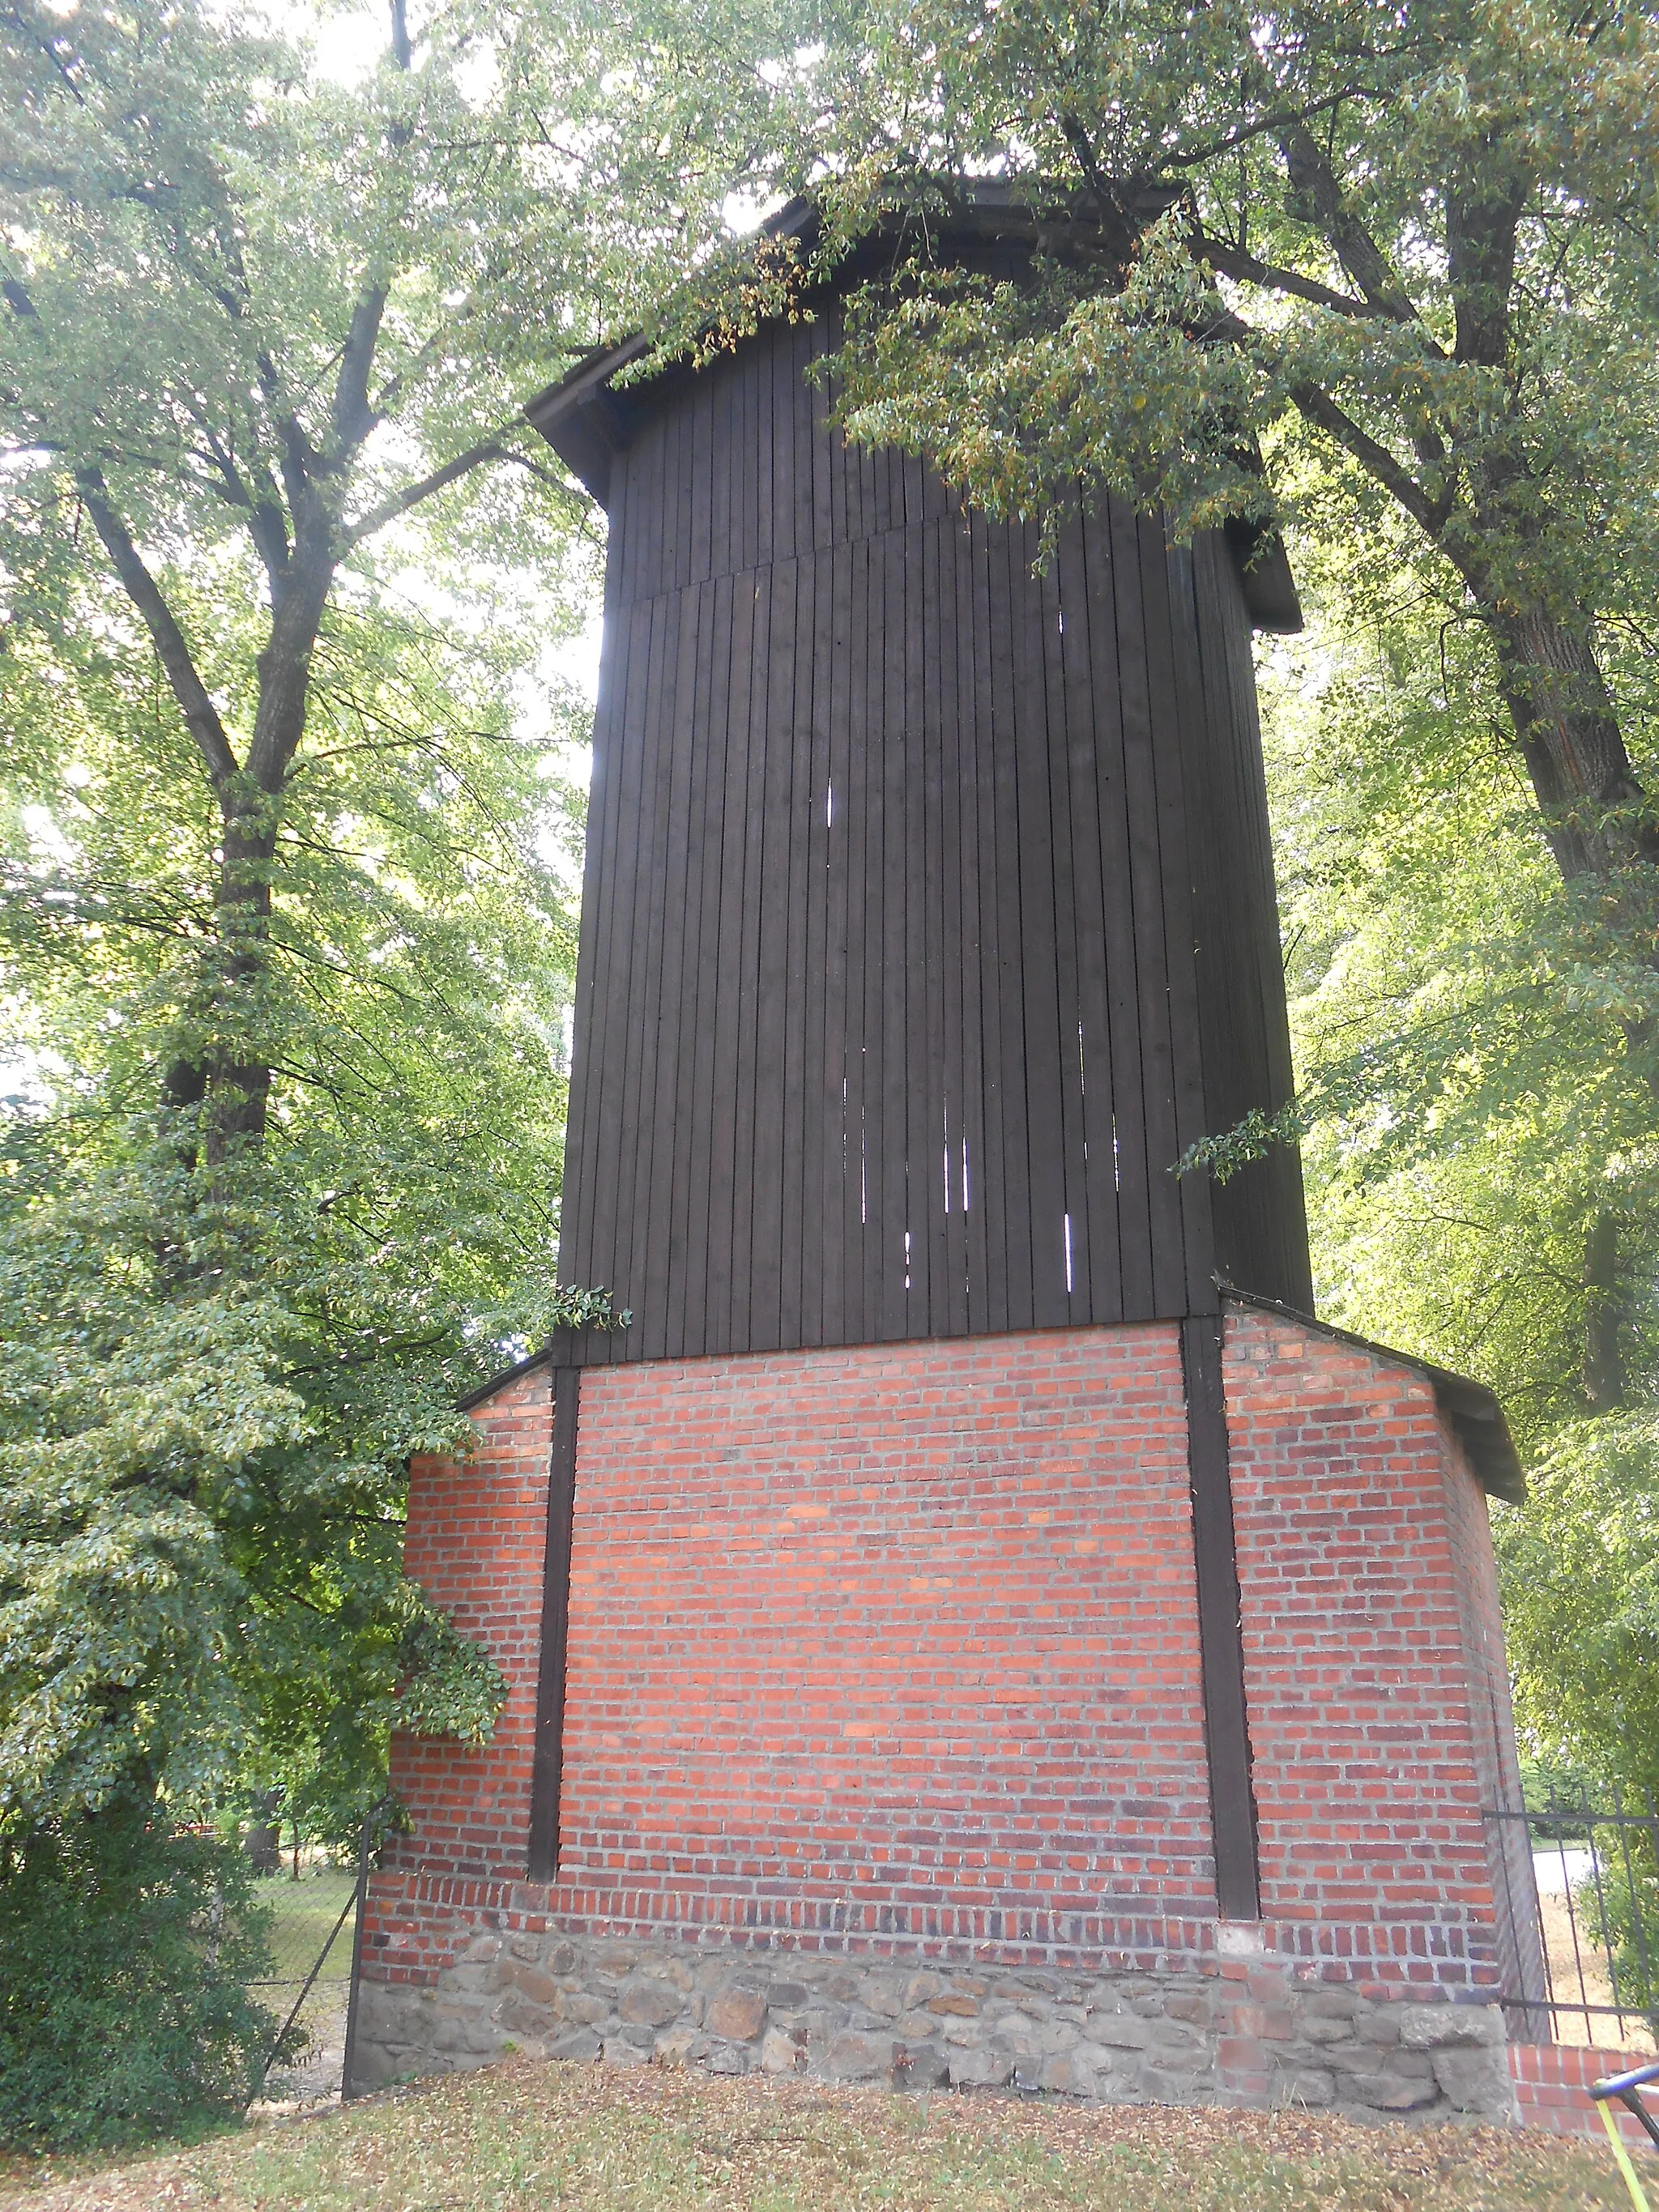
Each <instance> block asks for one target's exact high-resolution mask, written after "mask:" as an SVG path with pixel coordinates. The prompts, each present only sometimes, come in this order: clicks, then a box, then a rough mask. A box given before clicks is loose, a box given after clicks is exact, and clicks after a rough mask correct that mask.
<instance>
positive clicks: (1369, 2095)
mask: <svg viewBox="0 0 1659 2212" xmlns="http://www.w3.org/2000/svg"><path fill="white" fill-rule="evenodd" d="M1346 2088H1347V2092H1348V2093H1349V2094H1350V2095H1352V2096H1353V2097H1355V2098H1357V2099H1358V2101H1359V2102H1360V2103H1361V2104H1362V2105H1369V2106H1370V2107H1371V2108H1372V2109H1373V2110H1374V2111H1376V2112H1421V2111H1423V2110H1424V2108H1425V2106H1429V2105H1437V2104H1438V2103H1439V2101H1440V2092H1439V2089H1438V2088H1437V2086H1436V2084H1435V2081H1434V2077H1433V2075H1430V2077H1429V2078H1428V2080H1427V2081H1418V2080H1415V2079H1414V2078H1413V2076H1411V2075H1400V2074H1354V2075H1350V2076H1349V2077H1348V2080H1347V2083H1346Z"/></svg>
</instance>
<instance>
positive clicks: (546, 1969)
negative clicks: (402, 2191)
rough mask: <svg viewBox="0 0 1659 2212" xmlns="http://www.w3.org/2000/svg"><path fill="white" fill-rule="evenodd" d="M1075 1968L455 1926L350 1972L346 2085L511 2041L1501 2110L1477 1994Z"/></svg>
mask: <svg viewBox="0 0 1659 2212" xmlns="http://www.w3.org/2000/svg"><path fill="white" fill-rule="evenodd" d="M1236 1972H1237V1978H1232V1977H1231V1975H1230V1974H1229V1973H1228V1972H1226V1971H1225V1968H1224V1970H1223V1971H1222V1972H1216V1973H1200V1972H1175V1971H1172V1972H1168V1973H1126V1974H1096V1973H1090V1972H1070V1971H1066V1970H1062V1969H1058V1968H1050V1967H1023V1966H972V1967H964V1966H951V1965H940V1964H936V1963H933V1962H931V1961H929V1962H920V1961H917V1962H911V1963H907V1962H905V1961H903V1960H892V1959H865V1958H843V1957H831V1956H825V1955H823V1954H801V1953H799V1952H791V1953H786V1954H776V1953H768V1952H750V1951H735V1950H731V1949H720V1950H713V1949H701V1948H698V1949H694V1948H691V1947H690V1946H683V1947H682V1946H676V1945H674V1944H671V1943H666V1942H664V1943H646V1942H623V1941H616V1940H609V1939H605V1938H602V1937H593V1936H561V1935H557V1934H549V1935H541V1936H529V1935H526V1936H519V1935H512V1936H507V1935H500V1934H496V1933H494V1932H483V1933H480V1934H479V1935H477V1936H475V1937H474V1938H473V1940H472V1941H471V1943H470V1944H469V1945H468V1946H467V1948H466V1949H465V1952H464V1953H463V1954H461V1955H460V1956H459V1958H458V1959H457V1960H456V1961H455V1963H454V1964H453V1965H451V1966H446V1967H444V1968H443V1969H442V1970H441V1972H440V1974H439V1976H438V1978H437V1982H436V1984H435V1985H427V1986H418V1985H415V1984H409V1983H391V1982H378V1981H371V1980H368V1979H365V1981H364V1983H363V1985H362V1991H361V1994H360V1998H359V2017H358V2026H357V2058H356V2086H357V2087H372V2086H376V2085H379V2084H380V2083H382V2082H386V2081H395V2080H399V2079H403V2078H406V2077H407V2076H410V2075H418V2074H430V2073H450V2072H454V2071H456V2070H458V2069H462V2068H466V2067H474V2066H486V2065H488V2064H489V2063H490V2062H491V2061H492V2060H493V2059H496V2058H500V2057H504V2056H506V2055H507V2054H508V2053H509V2052H511V2051H521V2052H526V2053H528V2054H530V2055H532V2056H535V2057H550V2058H565V2059H579V2060H603V2061H604V2063H605V2064H607V2065H611V2066H650V2065H657V2066H701V2067H704V2068H706V2069H708V2071H709V2072H710V2073H713V2074H750V2073H757V2072H759V2073H766V2074H792V2075H804V2076H805V2077H806V2078H808V2079H810V2080H813V2081H878V2082H884V2083H888V2084H890V2086H891V2087H895V2088H933V2087H945V2086H947V2085H948V2086H949V2087H952V2088H963V2089H965V2088H1009V2087H1016V2088H1018V2089H1021V2090H1027V2091H1031V2092H1042V2091H1048V2092H1051V2093H1054V2094H1055V2095H1060V2096H1066V2097H1077V2098H1084V2099H1088V2100H1092V2101H1097V2102H1103V2103H1110V2104H1215V2105H1236V2106H1255V2107H1261V2106H1285V2105H1292V2106H1294V2105H1300V2106H1308V2107H1314V2108H1318V2109H1320V2110H1322V2111H1328V2112H1338V2113H1340V2114H1342V2115H1344V2116H1346V2118H1352V2119H1360V2120H1382V2119H1389V2118H1409V2119H1412V2120H1466V2121H1474V2120H1485V2121H1496V2122H1500V2123H1502V2122H1512V2121H1513V2120H1514V2119H1515V2118H1516V2098H1515V2089H1514V2086H1513V2083H1512V2082H1511V2080H1510V2069H1509V2063H1508V2058H1507V2055H1506V2052H1505V2049H1504V2020H1503V2015H1502V2013H1501V2012H1500V2010H1499V2008H1498V2007H1497V2006H1496V2005H1479V2004H1454V2003H1449V2002H1439V2003H1433V2004H1419V2003H1403V2002H1393V2003H1386V2002H1372V2001H1371V2000H1370V1999H1368V1998H1365V1997H1364V1996H1358V1995H1357V1994H1356V1993H1355V1992H1353V1991H1352V1990H1347V1989H1345V1988H1343V1987H1341V1986H1340V1985H1332V1984H1320V1983H1312V1984H1301V1983H1297V1982H1296V1981H1294V1980H1292V1979H1291V1977H1290V1975H1289V1974H1288V1972H1286V1971H1285V1969H1284V1968H1283V1967H1281V1966H1276V1965H1274V1964H1273V1962H1272V1961H1270V1960H1252V1961H1251V1962H1250V1963H1249V1966H1248V1967H1245V1966H1242V1965H1240V1966H1237V1969H1236Z"/></svg>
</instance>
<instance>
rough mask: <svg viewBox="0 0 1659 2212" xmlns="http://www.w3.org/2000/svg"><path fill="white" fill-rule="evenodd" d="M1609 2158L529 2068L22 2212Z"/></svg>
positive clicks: (407, 2203)
mask: <svg viewBox="0 0 1659 2212" xmlns="http://www.w3.org/2000/svg"><path fill="white" fill-rule="evenodd" d="M21 2203H27V2204H28V2205H29V2206H30V2207H31V2208H32V2212H94V2208H95V2209H96V2212H138V2208H139V2207H146V2208H148V2207H150V2206H154V2205H157V2204H166V2205H167V2206H169V2207H184V2206H194V2205H204V2206H205V2205H211V2206H213V2207H214V2208H215V2212H277V2208H279V2207H280V2208H282V2212H532V2208H533V2212H544V2208H550V2207H557V2206H564V2207H568V2208H571V2212H1073V2208H1075V2212H1331V2208H1340V2209H1341V2212H1621V2208H1623V2207H1624V2205H1625V2203H1626V2198H1625V2196H1624V2190H1623V2184H1622V2183H1621V2182H1620V2179H1619V2178H1618V2175H1617V2172H1616V2171H1615V2169H1614V2167H1613V2161H1612V2160H1611V2158H1609V2157H1608V2156H1607V2155H1606V2154H1605V2153H1602V2152H1600V2151H1598V2150H1595V2149H1590V2148H1577V2147H1576V2146H1571V2145H1566V2144H1560V2143H1556V2142H1552V2141H1551V2140H1550V2139H1549V2138H1547V2137H1546V2136H1534V2135H1520V2134H1507V2133H1504V2132H1501V2131H1499V2130H1495V2129H1471V2130H1451V2129H1434V2130H1421V2131H1418V2132H1408V2131H1407V2130H1404V2129H1402V2128H1399V2127H1390V2128H1379V2129H1376V2130H1369V2129H1364V2128H1358V2127H1355V2126H1352V2125H1350V2124H1347V2123H1346V2122H1343V2121H1338V2120H1325V2119H1320V2118H1316V2117H1315V2116H1313V2115H1310V2114H1304V2113H1290V2112H1281V2113H1273V2114H1266V2113H1261V2114H1255V2113H1240V2112H1209V2111H1200V2110H1181V2111H1171V2110H1169V2109H1166V2108H1163V2107H1153V2106H1139V2107H1133V2108H1125V2107H1121V2106H1117V2107H1106V2108H1103V2109H1096V2110H1085V2109H1083V2108H1080V2107H1077V2106H1048V2105H1042V2106H1035V2105H1025V2104H1021V2103H1018V2102H1016V2101H1014V2100H1009V2099H1003V2098H993V2097H960V2096H952V2095H950V2094H947V2093H943V2092H940V2093H934V2094H932V2095H929V2096H911V2097H895V2096H891V2095H889V2094H888V2093H885V2092H884V2091H874V2090H868V2091H866V2090H849V2089H829V2088H821V2087H815V2086H811V2085H809V2084H806V2083H799V2082H792V2081H781V2082H780V2081H766V2080H759V2079H756V2078H755V2077H753V2076H750V2078H748V2079H746V2080H743V2081H714V2080H709V2079H708V2078H707V2077H704V2076H702V2075H684V2074H670V2073H663V2072H659V2071H656V2070H652V2071H647V2072H641V2073H639V2074H618V2073H616V2072H613V2071H610V2070H608V2069H601V2068H595V2067H591V2066H573V2065H564V2066H562V2065H556V2064H541V2065H532V2064H519V2065H513V2066H507V2067H498V2068H495V2069H491V2070H490V2071H489V2072H488V2073H484V2074H472V2075H459V2076H452V2077H450V2078H449V2079H447V2080H445V2081H439V2082H435V2083H430V2084H422V2085H421V2086H419V2087H413V2088H408V2089H403V2090H395V2091H392V2092H390V2093H386V2094H385V2095H382V2096H380V2097H376V2098H374V2099H371V2100H366V2101H364V2102H362V2103H360V2104H357V2105H354V2106H350V2107H349V2108H348V2110H347V2111H346V2112H343V2113H342V2114H340V2115H338V2116H337V2117H336V2118H329V2119H325V2120H313V2121H308V2122H306V2123H304V2124H299V2125H294V2126H289V2127H281V2126H268V2127H264V2128H259V2129H255V2130H249V2131H247V2132H246V2133H245V2134H244V2135H242V2136H240V2137H239V2138H237V2139H235V2140H234V2141H228V2140H226V2139H224V2138H220V2139H219V2140H217V2141H216V2142H208V2143H204V2144H202V2145H201V2146H199V2147H198V2148H194V2149H190V2150H185V2151H182V2152H179V2153H176V2154H172V2155H170V2156H168V2157H167V2158H166V2159H162V2160H149V2161H147V2162H146V2163H145V2164H144V2165H143V2166H135V2167H131V2168H127V2169H125V2170H122V2169H117V2170H114V2171H106V2172H104V2173H102V2174H101V2175H100V2176H99V2177H98V2179H96V2180H95V2181H91V2180H87V2179H76V2180H64V2181H62V2182H53V2181H49V2180H48V2178H47V2177H46V2175H44V2174H42V2173H40V2172H37V2173H36V2174H35V2175H34V2176H33V2185H32V2186H29V2187H28V2188H27V2194H26V2195H22V2196H20V2195H19V2194H17V2193H15V2192H14V2191H0V2204H3V2205H7V2206H19V2205H21Z"/></svg>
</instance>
